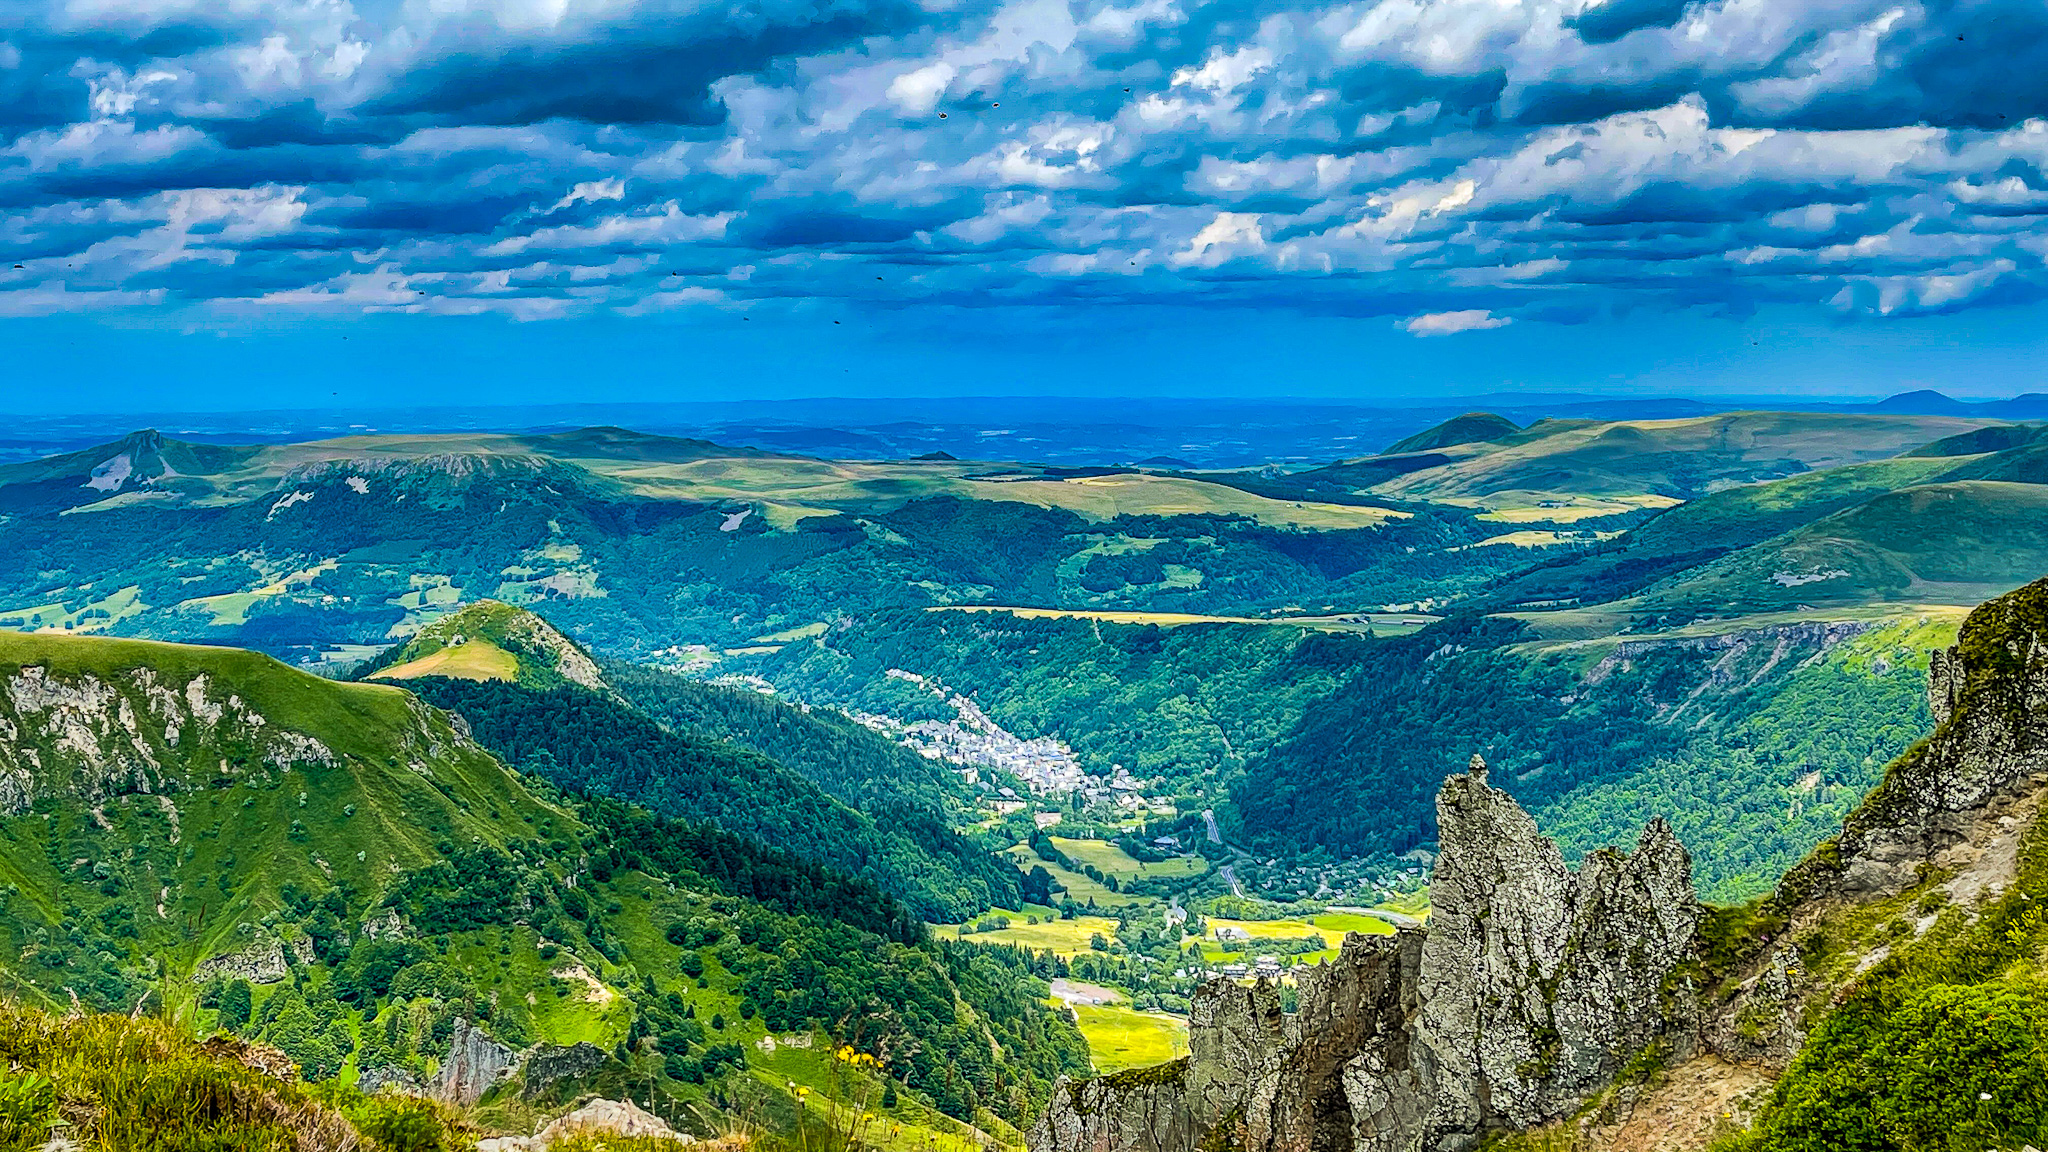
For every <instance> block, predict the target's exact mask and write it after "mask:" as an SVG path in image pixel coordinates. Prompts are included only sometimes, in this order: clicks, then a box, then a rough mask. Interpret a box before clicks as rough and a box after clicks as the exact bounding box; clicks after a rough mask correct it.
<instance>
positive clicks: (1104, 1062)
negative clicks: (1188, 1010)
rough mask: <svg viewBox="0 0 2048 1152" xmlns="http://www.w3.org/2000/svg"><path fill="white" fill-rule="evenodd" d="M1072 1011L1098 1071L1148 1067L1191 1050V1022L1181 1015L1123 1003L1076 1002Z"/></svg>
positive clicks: (1108, 1071)
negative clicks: (1143, 1008) (1148, 1010)
mask: <svg viewBox="0 0 2048 1152" xmlns="http://www.w3.org/2000/svg"><path fill="white" fill-rule="evenodd" d="M1073 1011H1074V1019H1075V1021H1076V1022H1077V1023H1078V1024H1079V1025H1080V1027H1081V1036H1082V1037H1083V1038H1084V1039H1086V1040H1087V1041H1088V1055H1089V1057H1090V1058H1091V1059H1092V1060H1093V1061H1094V1062H1095V1071H1096V1072H1098V1073H1104V1074H1107V1073H1110V1072H1121V1071H1122V1070H1124V1069H1126V1068H1149V1067H1151V1066H1152V1065H1154V1064H1164V1063H1166V1062H1167V1061H1169V1060H1175V1059H1178V1058H1180V1057H1182V1056H1185V1055H1187V1053H1188V1023H1187V1021H1186V1020H1183V1019H1181V1018H1180V1017H1178V1016H1169V1015H1167V1014H1165V1013H1163V1012H1139V1011H1137V1010H1136V1009H1134V1008H1130V1007H1128V1006H1126V1005H1123V1004H1103V1005H1094V1004H1076V1005H1074V1006H1073Z"/></svg>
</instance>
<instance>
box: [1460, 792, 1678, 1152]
mask: <svg viewBox="0 0 2048 1152" xmlns="http://www.w3.org/2000/svg"><path fill="white" fill-rule="evenodd" d="M1437 820H1438V825H1439V829H1440V831H1439V841H1440V844H1441V848H1440V850H1439V854H1438V858H1437V867H1436V872H1435V875H1434V877H1433V879H1432V881H1431V886H1430V902H1431V905H1432V906H1433V911H1432V912H1431V915H1430V927H1429V938H1428V941H1427V943H1426V944H1425V946H1424V949H1423V963H1422V989H1421V994H1422V1026H1421V1027H1422V1031H1423V1033H1424V1034H1425V1035H1426V1036H1427V1037H1428V1038H1429V1043H1430V1045H1431V1047H1432V1049H1433V1051H1434V1053H1435V1055H1436V1057H1437V1059H1438V1060H1439V1061H1440V1070H1439V1077H1440V1079H1439V1084H1438V1093H1437V1106H1436V1109H1435V1111H1434V1113H1433V1115H1432V1117H1431V1124H1430V1127H1431V1128H1432V1129H1433V1130H1434V1131H1437V1132H1443V1133H1450V1132H1467V1133H1476V1132H1479V1131H1481V1130H1483V1129H1485V1128H1489V1127H1497V1126H1503V1125H1504V1126H1506V1127H1511V1128H1524V1127H1528V1126H1531V1125H1534V1124H1539V1123H1542V1122H1544V1121H1547V1120H1551V1119H1554V1118H1556V1117H1558V1116H1561V1115H1563V1114H1564V1113H1566V1112H1569V1111H1571V1110H1572V1108H1573V1107H1575V1106H1576V1104H1577V1102H1578V1101H1580V1100H1582V1099H1584V1098H1585V1097H1586V1096H1587V1095H1588V1094H1590V1093H1591V1092H1593V1091H1594V1090H1596V1089H1598V1088H1600V1087H1601V1086H1602V1085H1604V1084H1605V1083H1606V1082H1607V1081H1608V1080H1609V1079H1611V1078H1612V1076H1613V1074H1614V1072H1615V1071H1616V1070H1617V1069H1618V1068H1619V1066H1620V1064H1621V1063H1622V1062H1624V1061H1626V1060H1627V1059H1628V1058H1629V1057H1630V1056H1632V1055H1634V1054H1635V1053H1636V1052H1638V1051H1639V1050H1641V1049H1642V1048H1643V1047H1644V1046H1645V1045H1647V1044H1648V1043H1649V1042H1650V1041H1651V1040H1652V1039H1654V1038H1655V1037H1656V1036H1657V1035H1658V1034H1660V1033H1661V1032H1663V1031H1665V1030H1667V1029H1668V1028H1669V1027H1670V1026H1671V1025H1672V1023H1673V1022H1674V1021H1675V1020H1676V1019H1677V1018H1678V1017H1679V1016H1680V1015H1681V1013H1679V1012H1677V1011H1674V1009H1675V1007H1676V1005H1675V1004H1674V1003H1673V1002H1672V1001H1673V994H1674V992H1676V991H1677V990H1675V989H1672V988H1670V987H1667V984H1666V982H1667V980H1669V979H1670V978H1671V977H1672V976H1673V974H1674V973H1675V972H1676V971H1677V969H1678V967H1679V965H1680V964H1681V963H1682V962H1683V961H1684V960H1685V959H1686V958H1687V957H1688V956H1689V955H1690V953H1691V950H1692V941H1693V932H1694V929H1695V928H1696V927H1697V925H1698V921H1699V916H1700V906H1699V904H1698V902H1697V900H1696V899H1695V898H1694V896H1693V891H1692V859H1691V857H1690V856H1689V855H1688V854H1687V853H1686V851H1685V848H1684V847H1683V846H1682V845H1680V844H1679V843H1678V840H1677V838H1676V837H1675V836H1673V835H1672V833H1671V828H1670V826H1669V825H1667V824H1665V823H1664V822H1663V821H1662V820H1653V821H1651V822H1650V825H1649V826H1648V827H1647V828H1645V829H1643V833H1642V837H1641V839H1640V840H1639V841H1638V842H1637V845H1636V850H1635V851H1634V852H1633V853H1629V854H1623V853H1621V852H1619V851H1617V850H1615V849H1611V848H1608V849H1602V850H1600V851H1598V852H1594V853H1592V854H1591V855H1589V856H1587V857H1586V859H1585V860H1584V862H1583V863H1581V865H1580V866H1579V868H1578V869H1577V870H1576V871H1574V870H1573V869H1571V868H1570V867H1568V866H1567V865H1566V864H1565V862H1564V858H1563V857H1562V855H1560V854H1559V852H1558V849H1557V845H1556V844H1555V843H1554V842H1553V841H1551V840H1549V839H1546V838H1545V837H1543V836H1542V835H1540V834H1539V833H1538V832H1537V830H1536V822H1535V821H1534V820H1533V819H1531V818H1530V817H1529V814H1528V813H1526V812H1524V811H1522V809H1521V807H1520V806H1519V805H1517V804H1516V803H1515V802H1514V800H1513V799H1512V798H1510V797H1509V796H1508V795H1507V794H1506V793H1504V792H1501V791H1498V790H1497V789H1494V788H1492V787H1489V786H1488V785H1487V783H1486V772H1485V765H1484V763H1483V762H1482V761H1480V760H1479V758H1478V757H1476V756H1475V757H1474V758H1473V768H1472V770H1471V771H1470V772H1468V773H1467V774H1466V775H1465V776H1463V777H1458V778H1453V779H1452V780H1450V781H1448V782H1447V783H1446V784H1445V785H1444V788H1443V791H1442V793H1441V794H1440V795H1439V796H1438V798H1437Z"/></svg>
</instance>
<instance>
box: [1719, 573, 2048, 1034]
mask: <svg viewBox="0 0 2048 1152" xmlns="http://www.w3.org/2000/svg"><path fill="white" fill-rule="evenodd" d="M1928 703H1929V705H1930V706H1931V709H1932V711H1933V714H1934V720H1935V730H1934V733H1933V734H1932V735H1931V736H1929V737H1928V738H1927V739H1926V740H1924V741H1922V742H1921V743H1919V744H1917V745H1915V746H1914V747H1913V748H1911V749H1909V750H1908V751H1907V752H1906V753H1905V755H1903V756H1901V757H1899V759H1898V760H1896V761H1894V762H1893V763H1892V765H1891V766H1890V767H1889V768H1888V769H1887V770H1886V772H1885V776H1884V779H1883V780H1882V781H1881V782H1880V783H1879V784H1878V786H1877V787H1876V788H1875V789H1873V790H1872V791H1871V793H1870V795H1868V796H1866V797H1865V798H1864V800H1863V802H1862V803H1861V804H1860V805H1858V806H1857V808H1856V810H1855V811H1854V812H1852V813H1850V815H1849V817H1848V819H1847V820H1845V821H1844V822H1843V825H1842V831H1841V834H1840V835H1838V836H1836V837H1835V838H1834V839H1832V840H1830V841H1828V842H1826V843H1823V844H1822V845H1820V846H1819V847H1818V848H1816V849H1815V850H1814V852H1813V853H1812V854H1811V855H1809V856H1808V857H1807V858H1806V859H1805V860H1804V861H1801V862H1800V864H1799V865H1798V866H1797V867H1795V868H1793V869H1792V871H1790V872H1789V873H1787V874H1786V875H1785V878H1784V879H1783V881H1781V882H1780V883H1779V885H1778V889H1777V891H1776V892H1775V893H1773V894H1772V896H1771V897H1770V898H1769V900H1767V901H1766V902H1765V903H1764V905H1763V906H1762V908H1761V909H1760V910H1759V917H1758V929H1759V931H1758V935H1757V936H1756V938H1754V939H1752V940H1749V941H1747V942H1746V944H1747V950H1746V952H1745V954H1744V955H1742V956H1741V958H1740V959H1739V960H1738V961H1737V962H1736V963H1735V964H1733V965H1732V966H1731V968H1730V971H1728V972H1726V973H1723V974H1722V976H1723V979H1722V981H1721V987H1720V988H1719V990H1718V994H1717V996H1716V998H1715V1000H1714V1002H1713V1003H1712V1005H1711V1007H1710V1010H1709V1011H1708V1012H1707V1014H1706V1015H1707V1019H1706V1020H1705V1022H1704V1025H1703V1027H1702V1029H1701V1035H1702V1038H1703V1040H1704V1041H1705V1044H1706V1046H1707V1047H1708V1048H1709V1049H1710V1050H1712V1051H1713V1052H1715V1053H1718V1054H1720V1055H1723V1056H1726V1057H1729V1058H1732V1059H1739V1060H1746V1061H1753V1062H1756V1063H1760V1064H1763V1065H1766V1066H1769V1067H1775V1068H1783V1067H1785V1066H1786V1065H1788V1064H1789V1063H1791V1061H1792V1059H1793V1058H1794V1057H1795V1056H1796V1055H1798V1053H1799V1050H1800V1047H1801V1046H1802V1045H1803V1044H1804V1043H1805V1040H1806V1031H1805V1027H1806V1024H1807V1023H1808V1022H1809V1020H1810V1019H1811V1018H1813V1017H1814V1016H1815V1015H1816V1009H1821V1010H1824V1006H1825V1005H1826V1004H1827V1003H1828V1002H1829V1001H1830V1000H1832V999H1833V998H1834V997H1835V996H1836V995H1837V994H1838V992H1839V987H1840V984H1841V981H1842V980H1843V979H1844V978H1845V974H1846V978H1853V977H1855V976H1857V975H1860V974H1861V973H1862V972H1864V971H1867V970H1868V969H1869V968H1870V967H1871V966H1873V965H1875V964H1877V963H1878V962H1880V961H1881V960H1882V959H1883V958H1884V957H1885V956H1886V955H1887V954H1888V953H1889V951H1890V949H1891V947H1892V945H1893V940H1894V937H1892V936H1886V937H1881V938H1876V939H1870V938H1865V939H1860V940H1857V939H1848V938H1845V937H1844V935H1843V934H1842V933H1840V932H1837V931H1836V930H1835V925H1834V922H1835V921H1838V920H1839V918H1841V917H1842V916H1844V915H1846V914H1849V913H1851V912H1852V911H1853V910H1854V909H1856V908H1857V907H1859V906H1862V905H1865V904H1868V903H1870V902H1873V901H1877V900H1883V899H1886V898H1889V897H1893V896H1896V895H1897V894H1899V893H1901V892H1904V891H1906V890H1908V889H1912V888H1915V887H1918V886H1921V885H1923V884H1924V885H1930V890H1929V891H1928V892H1927V894H1926V895H1927V897H1928V898H1931V899H1932V900H1933V901H1934V906H1936V907H1943V906H1951V905H1952V906H1954V907H1960V908H1974V907H1977V906H1978V904H1979V902H1980V901H1981V900H1982V899H1984V898H1985V897H1988V896H1992V895H1995V894H1997V893H1999V892H2001V891H2004V890H2005V889H2006V888H2007V887H2008V886H2010V885H2011V884H2012V883H2013V882H2014V881H2015V880H2016V879H2017V878H2018V875H2019V865H2020V855H2021V847H2022V842H2023V840H2024V838H2025V837H2026V836H2027V834H2028V833H2029V832H2030V830H2032V829H2033V828H2034V827H2035V823H2036V821H2037V820H2038V819H2039V813H2040V809H2041V805H2042V803H2043V800H2044V796H2048V581H2037V582H2035V583H2033V584H2029V585H2027V586H2026V587H2024V588H2020V589H2018V590H2016V591H2013V592H2010V593H2007V594H2006V595H2004V596H2001V597H1999V598H1997V599H1995V600H1990V601H1987V602H1986V603H1984V604H1982V605H1979V606H1978V607H1977V609H1976V610H1975V611H1973V612H1971V613H1970V615H1969V618H1968V619H1967V620H1965V621H1964V622H1963V626H1962V628H1961V630H1960V631H1959V632H1958V635H1957V640H1956V644H1955V646H1954V647H1952V648H1949V649H1947V650H1945V651H1937V652H1934V653H1932V654H1931V657H1930V661H1929V675H1928ZM1936 918H1937V916H1936V913H1935V912H1932V911H1928V910H1927V908H1926V907H1922V908H1920V909H1918V910H1917V911H1916V912H1915V913H1914V914H1912V915H1911V916H1908V917H1905V918H1901V919H1900V920H1898V921H1897V923H1898V925H1899V926H1900V928H1901V930H1906V931H1910V933H1912V934H1914V935H1917V934H1919V933H1921V932H1925V931H1926V930H1927V929H1928V928H1929V927H1930V926H1931V925H1932V924H1933V923H1934V922H1935V920H1936ZM1831 934H1833V936H1834V937H1835V944H1836V947H1837V948H1838V949H1839V950H1841V951H1842V952H1843V954H1844V955H1845V956H1846V957H1847V960H1846V961H1844V962H1842V963H1837V964H1835V965H1832V966H1830V970H1829V971H1825V972H1815V971H1810V970H1808V969H1807V968H1806V967H1805V966H1804V964H1803V963H1802V961H1801V957H1800V948H1799V942H1800V941H1801V940H1817V939H1827V938H1829V936H1830V935H1831ZM1852 935H1853V933H1852Z"/></svg>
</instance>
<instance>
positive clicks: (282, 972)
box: [192, 938, 291, 984]
mask: <svg viewBox="0 0 2048 1152" xmlns="http://www.w3.org/2000/svg"><path fill="white" fill-rule="evenodd" d="M290 974H291V969H290V967H288V966H287V965H286V963H285V958H284V945H283V944H280V943H278V941H277V940H276V939H275V938H267V939H263V940H258V941H256V942H254V943H252V944H250V945H248V946H247V947H244V948H240V949H237V950H235V951H233V952H227V953H223V954H221V955H219V956H213V957H209V958H208V959H205V960H202V961H200V962H199V966H198V967H197V968H195V969H193V972H192V980H193V982H194V983H204V982H205V981H207V980H209V979H212V978H213V977H216V976H218V977H220V978H222V979H225V980H247V981H248V982H249V983H251V984H275V983H277V982H278V981H279V980H282V979H284V978H285V977H286V976H289V975H290Z"/></svg>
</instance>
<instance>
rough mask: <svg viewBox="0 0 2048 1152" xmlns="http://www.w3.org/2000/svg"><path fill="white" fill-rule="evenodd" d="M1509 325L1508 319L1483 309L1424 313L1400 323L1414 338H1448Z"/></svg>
mask: <svg viewBox="0 0 2048 1152" xmlns="http://www.w3.org/2000/svg"><path fill="white" fill-rule="evenodd" d="M1509 323H1510V321H1509V319H1508V317H1506V316H1495V315H1494V314H1493V313H1491V312H1489V311H1487V310H1485V309H1483V308H1464V309H1460V310H1458V311H1456V312H1425V313H1423V314H1422V315H1420V316H1410V317H1409V318H1408V319H1406V320H1404V321H1402V322H1401V327H1403V328H1405V329H1407V330H1408V332H1409V333H1411V334H1412V335H1416V336H1450V335H1452V334H1454V333H1458V332H1478V331H1482V330H1484V329H1487V328H1504V327H1506V326H1507V325H1508V324H1509Z"/></svg>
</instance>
